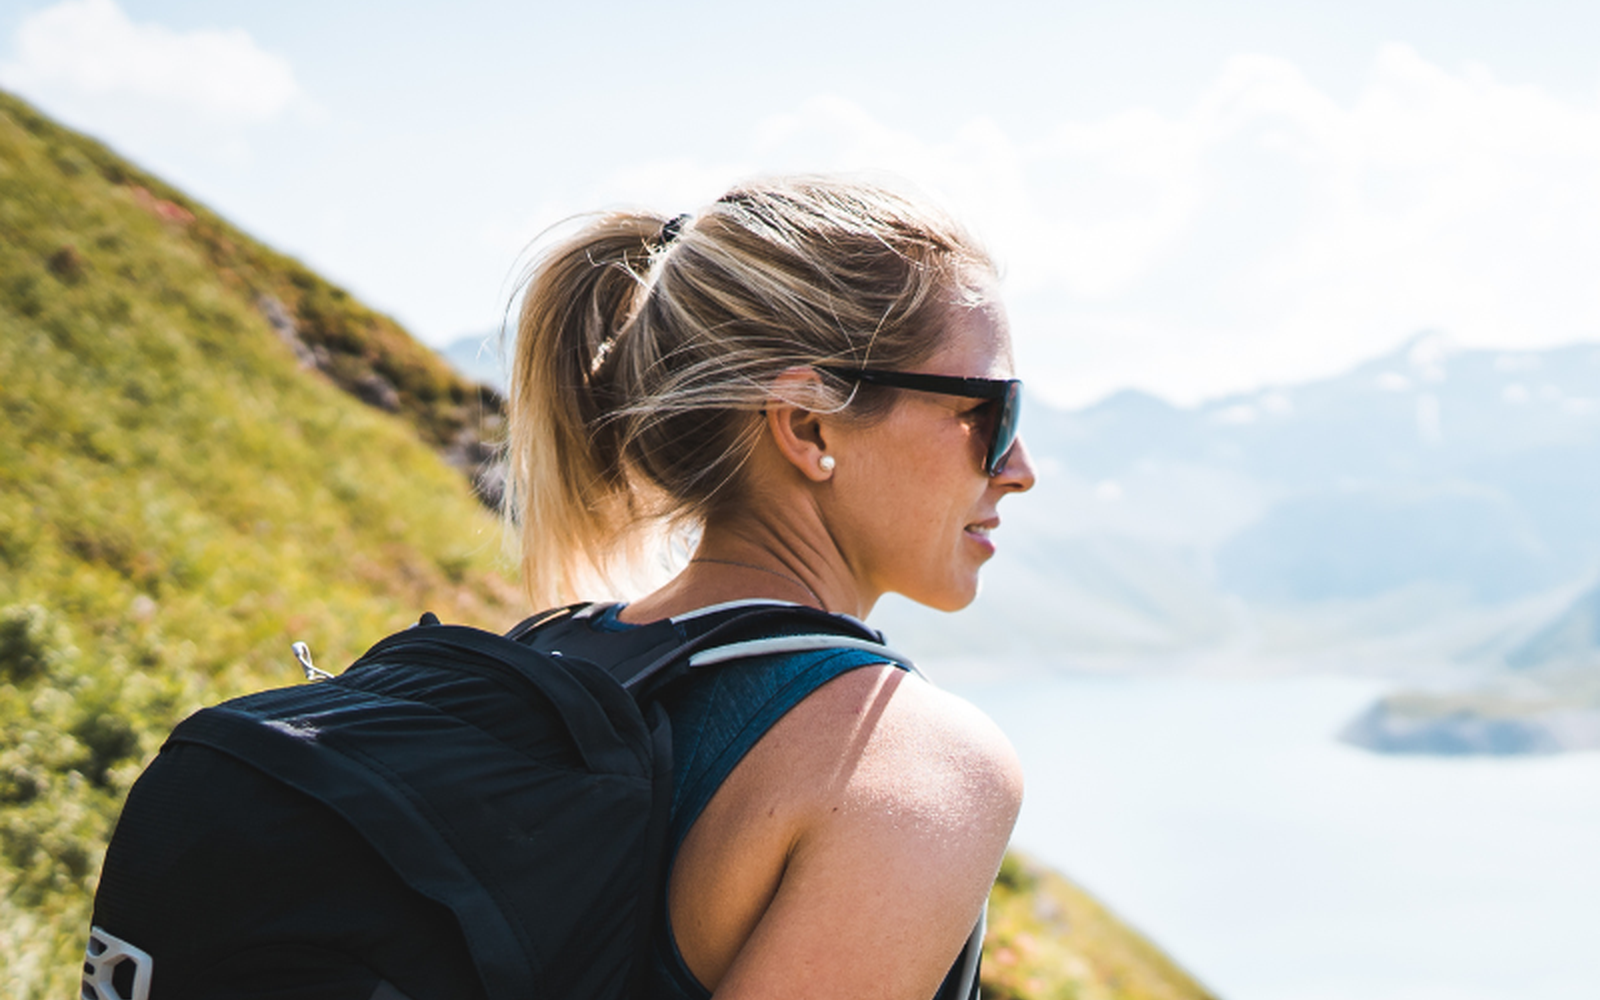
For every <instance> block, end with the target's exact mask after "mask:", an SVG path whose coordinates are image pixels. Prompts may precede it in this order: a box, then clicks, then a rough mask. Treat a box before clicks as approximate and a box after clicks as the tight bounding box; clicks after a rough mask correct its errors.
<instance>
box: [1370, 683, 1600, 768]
mask: <svg viewBox="0 0 1600 1000" xmlns="http://www.w3.org/2000/svg"><path fill="white" fill-rule="evenodd" d="M1451 701H1452V699H1448V698H1442V699H1439V700H1438V701H1429V700H1425V699H1421V698H1417V697H1415V696H1413V697H1408V698H1398V699H1383V700H1380V701H1378V702H1376V703H1375V704H1373V705H1372V707H1370V708H1368V709H1367V710H1366V711H1365V712H1363V713H1362V714H1361V715H1359V716H1357V717H1356V718H1355V719H1354V720H1353V721H1351V723H1350V724H1349V725H1348V726H1346V727H1345V728H1344V730H1343V731H1342V732H1341V733H1340V734H1339V737H1340V739H1342V740H1344V741H1345V742H1347V743H1353V744H1355V745H1356V746H1360V747H1365V748H1366V749H1368V750H1374V751H1377V752H1378V753H1392V754H1439V755H1446V756H1463V755H1485V756H1511V755H1517V754H1551V753H1562V752H1564V751H1568V750H1592V749H1600V707H1595V706H1591V705H1561V704H1546V705H1543V706H1533V705H1526V704H1522V705H1519V704H1516V703H1509V704H1505V705H1500V706H1496V705H1494V704H1482V705H1470V704H1455V705H1452V704H1451Z"/></svg>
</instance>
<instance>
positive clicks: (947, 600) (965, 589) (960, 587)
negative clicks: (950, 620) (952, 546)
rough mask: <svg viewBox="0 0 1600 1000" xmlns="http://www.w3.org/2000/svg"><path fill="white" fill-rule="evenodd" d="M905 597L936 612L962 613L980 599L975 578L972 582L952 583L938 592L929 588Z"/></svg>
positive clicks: (907, 594)
mask: <svg viewBox="0 0 1600 1000" xmlns="http://www.w3.org/2000/svg"><path fill="white" fill-rule="evenodd" d="M905 596H906V597H909V598H910V599H911V600H913V601H916V602H917V603H918V604H921V605H923V606H924V607H929V608H932V609H933V610H935V611H947V612H948V611H960V610H961V609H962V608H965V607H966V606H968V605H969V604H971V603H972V602H973V601H975V600H977V599H978V579H977V577H975V576H974V577H973V578H972V579H970V580H963V581H960V582H957V581H951V583H950V584H949V585H948V586H945V587H941V588H939V589H937V590H934V589H932V588H929V589H927V590H924V591H919V592H917V593H905Z"/></svg>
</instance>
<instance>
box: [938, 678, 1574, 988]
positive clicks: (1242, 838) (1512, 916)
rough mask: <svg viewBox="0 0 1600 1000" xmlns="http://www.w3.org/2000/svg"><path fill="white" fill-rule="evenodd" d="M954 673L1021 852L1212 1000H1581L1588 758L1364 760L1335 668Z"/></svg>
mask: <svg viewBox="0 0 1600 1000" xmlns="http://www.w3.org/2000/svg"><path fill="white" fill-rule="evenodd" d="M930 673H932V674H933V676H934V677H935V678H937V677H938V671H937V669H934V670H931V671H930ZM951 686H952V687H953V688H954V689H955V690H957V691H958V692H959V693H961V694H963V695H964V696H966V697H968V698H970V699H972V700H973V701H975V702H976V703H977V704H979V705H980V706H981V707H982V708H984V709H985V710H986V711H987V712H989V714H990V715H992V716H993V717H994V718H995V720H996V721H998V722H999V723H1000V725H1001V726H1002V727H1003V728H1004V729H1005V730H1006V731H1007V733H1008V734H1010V736H1011V738H1012V740H1013V741H1014V742H1015V743H1016V745H1017V748H1018V751H1019V752H1020V753H1021V755H1022V759H1023V764H1024V767H1025V769H1026V771H1027V777H1028V795H1027V801H1026V804H1025V805H1024V807H1023V812H1022V817H1021V819H1020V821H1019V823H1018V827H1017V832H1016V837H1015V843H1016V844H1017V846H1019V847H1021V848H1023V849H1024V850H1027V851H1030V852H1032V853H1033V854H1035V855H1037V856H1039V857H1040V858H1042V859H1043V860H1045V861H1048V862H1050V863H1051V864H1053V865H1055V866H1057V867H1059V868H1061V869H1062V870H1064V871H1065V872H1067V873H1068V874H1070V875H1072V876H1073V877H1074V878H1076V879H1077V880H1078V881H1080V882H1082V883H1083V884H1085V885H1086V886H1087V887H1088V888H1090V889H1092V890H1093V891H1095V892H1096V893H1097V894H1098V895H1099V896H1100V897H1101V899H1102V900H1104V901H1105V902H1107V903H1108V904H1109V905H1111V906H1112V908H1113V909H1115V910H1117V911H1118V912H1119V913H1120V914H1121V915H1122V916H1123V917H1124V918H1126V919H1127V920H1129V921H1130V922H1132V923H1133V924H1135V925H1136V926H1138V927H1139V928H1140V929H1142V930H1144V931H1145V932H1147V933H1148V934H1150V935H1151V936H1152V937H1154V938H1155V939H1156V940H1157V941H1158V942H1159V943H1160V944H1161V945H1162V946H1163V947H1165V948H1166V950H1167V951H1168V952H1169V953H1170V954H1172V955H1173V956H1174V957H1175V958H1177V959H1178V960H1179V961H1180V962H1181V963H1183V964H1184V966H1185V967H1187V968H1188V969H1189V970H1190V971H1191V972H1193V973H1195V974H1196V975H1197V976H1198V977H1199V978H1200V979H1201V980H1202V981H1204V982H1205V983H1206V984H1207V985H1209V986H1210V987H1211V988H1212V989H1213V990H1215V991H1216V992H1218V993H1219V994H1221V995H1222V996H1223V997H1224V998H1225V1000H1357V998H1359V1000H1490V998H1493V1000H1506V998H1517V1000H1596V998H1600V753H1582V754H1568V755H1563V756H1558V757H1545V758H1513V759H1488V758H1453V759H1452V758H1427V757H1383V756H1378V755H1374V754H1370V753H1367V752H1366V751H1362V750H1358V749H1355V748H1353V747H1348V746H1345V745H1343V744H1341V743H1338V742H1337V741H1335V740H1334V738H1333V734H1334V733H1335V732H1337V730H1338V729H1339V727H1340V726H1341V725H1343V723H1344V722H1345V721H1347V720H1348V719H1349V718H1350V717H1351V716H1352V715H1354V714H1355V713H1356V712H1357V711H1359V710H1360V709H1361V708H1362V707H1364V706H1365V705H1366V704H1367V702H1368V701H1370V699H1371V698H1372V697H1373V696H1375V695H1376V694H1378V693H1380V689H1379V688H1378V687H1376V686H1375V685H1373V684H1372V683H1371V682H1368V681H1357V680H1351V679H1343V678H1293V679H1272V680H1259V679H1257V680H1212V679H1194V678H1179V679H1173V678H1121V679H1104V678H1083V677H1051V678H1044V679H1029V680H1012V681H1006V682H1001V683H995V684H988V685H981V684H972V683H962V684H955V685H951Z"/></svg>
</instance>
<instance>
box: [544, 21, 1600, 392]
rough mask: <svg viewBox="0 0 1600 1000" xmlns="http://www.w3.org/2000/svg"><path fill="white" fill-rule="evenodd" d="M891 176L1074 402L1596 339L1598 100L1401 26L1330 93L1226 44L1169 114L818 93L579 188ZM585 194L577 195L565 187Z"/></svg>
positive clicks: (668, 198) (672, 198)
mask: <svg viewBox="0 0 1600 1000" xmlns="http://www.w3.org/2000/svg"><path fill="white" fill-rule="evenodd" d="M796 169H800V170H845V171H862V170H873V171H886V172H889V173H891V174H896V175H900V176H903V177H905V178H907V179H909V180H910V181H912V182H913V183H914V184H916V185H917V186H918V187H920V188H921V189H922V190H924V191H926V192H928V193H930V194H931V195H933V196H935V198H936V199H937V200H938V201H940V202H941V203H943V204H945V205H948V206H949V207H951V208H952V209H954V210H955V211H956V212H957V213H958V214H959V215H960V216H961V217H963V218H964V219H966V220H967V221H969V222H970V223H971V224H972V225H973V226H974V228H975V229H976V230H977V231H978V232H979V234H980V235H981V236H983V237H984V238H985V239H986V241H987V242H988V243H989V244H990V245H991V247H992V248H993V249H994V250H995V251H996V252H997V255H998V256H999V257H1001V258H1002V260H1003V262H1004V263H1005V265H1006V270H1007V273H1008V287H1009V289H1010V291H1011V294H1012V306H1013V315H1014V326H1015V328H1016V330H1017V336H1018V341H1019V353H1020V357H1021V360H1022V362H1023V363H1024V366H1025V373H1026V374H1028V375H1029V377H1030V378H1031V379H1032V380H1033V381H1034V382H1035V383H1036V384H1038V385H1039V386H1040V388H1042V389H1043V390H1044V391H1045V393H1046V395H1048V396H1050V397H1053V398H1055V399H1057V400H1059V401H1070V402H1084V401H1087V400H1089V399H1092V398H1094V397H1097V396H1099V395H1103V394H1105V393H1107V392H1110V391H1113V390H1115V389H1117V388H1120V387H1122V386H1125V385H1138V386H1141V387H1143V388H1147V389H1152V390H1154V391H1157V392H1160V393H1162V394H1164V395H1167V396H1169V397H1171V398H1174V399H1177V400H1181V401H1193V400H1195V399H1198V398H1202V397H1206V396H1213V395H1217V394H1221V393H1224V392H1234V391H1242V390H1246V389H1250V388H1252V387H1255V386H1259V385H1262V384H1264V383H1272V382H1283V381H1287V380H1293V379H1300V378H1307V377H1314V376H1317V375H1322V374H1328V373H1331V372H1332V371H1335V370H1338V369H1340V368H1342V367H1344V366H1347V365H1350V364H1353V363H1355V362H1356V361H1359V360H1362V359H1364V358H1367V357H1371V356H1372V355H1374V354H1376V353H1379V352H1385V351H1390V350H1393V349H1394V348H1395V347H1396V346H1397V345H1398V344H1399V343H1400V342H1401V341H1402V340H1404V339H1405V338H1407V337H1409V336H1411V335H1412V334H1414V333H1416V332H1417V331H1419V330H1424V329H1438V330H1444V331H1447V332H1449V333H1450V334H1451V335H1452V336H1453V338H1454V340H1455V341H1456V342H1458V343H1459V344H1461V345H1462V346H1503V347H1507V348H1513V349H1515V348H1518V347H1521V348H1534V347H1540V346H1548V345H1551V344H1555V343H1564V342H1570V341H1573V340H1579V339H1600V281H1596V280H1595V277H1594V276H1595V275H1596V274H1600V236H1597V235H1596V234H1600V101H1596V102H1590V103H1574V102H1571V101H1564V100H1562V99H1559V98H1557V97H1554V96H1552V95H1550V94H1548V93H1545V92H1543V91H1541V90H1539V89H1537V88H1534V87H1528V86H1518V85H1514V84H1508V83H1504V82H1501V81H1499V80H1496V79H1495V78H1494V77H1492V76H1491V75H1490V74H1489V73H1487V71H1485V70H1483V69H1481V68H1468V69H1466V70H1464V71H1461V72H1450V71H1446V70H1444V69H1441V68H1440V67H1438V66H1435V65H1433V64H1431V63H1429V62H1427V61H1426V60H1425V59H1423V58H1422V57H1421V56H1420V55H1419V54H1418V53H1416V52H1415V51H1413V50H1412V49H1410V48H1408V47H1406V46H1403V45H1389V46H1385V47H1384V48H1383V49H1381V50H1380V52H1379V53H1378V55H1377V58H1376V60H1375V62H1374V65H1373V68H1372V70H1371V71H1370V74H1369V77H1368V80H1367V83H1366V85H1365V87H1364V88H1363V90H1362V91H1361V92H1360V94H1359V96H1358V97H1357V98H1356V99H1355V100H1353V101H1350V102H1346V103H1344V104H1341V103H1339V102H1337V101H1335V100H1334V99H1332V98H1331V97H1329V96H1328V95H1327V94H1325V93H1323V92H1321V91H1320V90H1318V89H1317V87H1315V86H1314V85H1313V84H1312V83H1311V82H1310V81H1308V80H1307V79H1306V77H1305V76H1304V75H1303V74H1302V73H1301V72H1300V71H1299V70H1298V69H1297V68H1296V67H1295V66H1294V65H1293V64H1292V63H1290V62H1288V61H1286V60H1282V59H1277V58H1272V57H1268V56H1260V55H1247V56H1239V57H1236V58H1234V59H1232V60H1229V61H1228V62H1227V63H1226V64H1225V65H1224V66H1223V67H1222V68H1221V71H1220V72H1219V74H1218V75H1217V77H1216V78H1215V79H1214V80H1213V81H1212V83H1211V84H1210V85H1209V86H1208V87H1207V88H1205V90H1204V91H1203V92H1201V93H1199V94H1197V95H1196V98H1195V100H1194V102H1193V103H1192V105H1191V107H1190V108H1189V110H1188V111H1187V112H1186V113H1184V114H1181V115H1163V114H1161V113H1158V112H1156V111H1152V110H1149V109H1143V108H1130V109H1128V110H1126V111H1123V112H1121V113H1119V114H1116V115H1112V116H1109V117H1106V118H1103V119H1099V120H1092V121H1073V120H1064V121H1057V122H1053V123H1052V122H1044V123H1041V126H1040V128H1039V129H1038V130H1037V131H1036V132H1032V133H1029V134H1023V135H1013V134H1010V133H1008V132H1007V131H1005V130H1004V129H1002V128H1000V127H999V126H998V125H997V124H995V123H994V122H993V121H990V120H987V119H981V118H980V119H974V120H971V121H969V122H967V123H966V124H965V125H964V126H962V127H961V128H959V129H957V130H955V131H953V132H950V133H947V134H943V135H938V136H931V137H930V136H925V135H918V134H915V133H913V132H911V131H909V130H907V129H904V128H900V127H898V126H896V125H895V124H893V123H888V122H885V121H883V120H880V119H878V118H876V117H874V116H873V115H872V114H870V113H868V112H867V111H865V110H864V109H863V108H861V107H860V106H858V105H856V104H854V103H851V102H850V101H847V100H844V99H842V98H839V97H831V96H822V97H817V98H815V99H812V100H810V101H808V102H805V103H803V104H802V105H800V106H798V107H795V108H792V109H789V110H787V111H783V112H781V113H777V114H774V115H772V116H771V117H769V118H768V119H767V120H765V121H763V122H761V123H759V124H757V125H756V126H754V127H753V128H752V130H751V133H750V136H749V139H748V141H747V143H746V145H745V146H744V148H743V150H742V152H741V155H739V156H737V157H736V158H733V159H729V160H728V161H726V162H722V163H715V162H702V161H695V160H686V159H683V158H678V159H674V160H670V161H666V160H663V161H659V162H645V163H640V164H637V165H634V166H632V167H630V168H629V169H628V170H627V171H625V172H618V173H615V174H612V175H609V176H606V177H602V178H599V179H597V180H596V182H595V184H594V186H593V187H592V188H591V189H590V190H588V191H584V192H577V191H575V192H572V200H571V201H569V202H568V204H570V205H571V206H572V207H581V206H582V205H584V204H587V205H589V206H592V205H595V204H600V203H604V202H608V201H618V200H622V201H638V202H640V203H644V204H649V205H652V206H656V207H659V208H661V209H663V210H668V209H677V208H680V207H690V206H692V205H693V204H696V203H698V202H700V201H703V200H705V199H707V198H709V197H713V196H714V195H715V193H716V192H717V190H718V189H720V188H721V187H723V186H725V185H726V184H728V183H730V182H732V181H734V180H736V179H739V178H740V177H744V176H748V175H749V174H751V173H755V172H758V171H783V170H796ZM585 198H586V199H589V200H588V201H587V202H584V201H583V199H585Z"/></svg>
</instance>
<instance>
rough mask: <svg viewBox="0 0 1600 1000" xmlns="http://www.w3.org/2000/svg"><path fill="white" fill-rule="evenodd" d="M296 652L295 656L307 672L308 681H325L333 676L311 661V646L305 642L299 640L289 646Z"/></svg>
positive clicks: (301, 667) (302, 668)
mask: <svg viewBox="0 0 1600 1000" xmlns="http://www.w3.org/2000/svg"><path fill="white" fill-rule="evenodd" d="M289 648H290V649H291V650H292V651H293V652H294V658H295V659H296V660H299V661H300V669H301V670H304V671H305V672H306V680H308V681H325V680H328V679H330V678H332V677H333V675H332V674H330V673H328V672H327V671H326V670H323V669H322V668H320V667H318V666H317V665H316V664H315V663H312V662H311V647H310V646H307V645H306V644H305V643H303V642H297V643H295V644H294V645H292V646H290V647H289Z"/></svg>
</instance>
